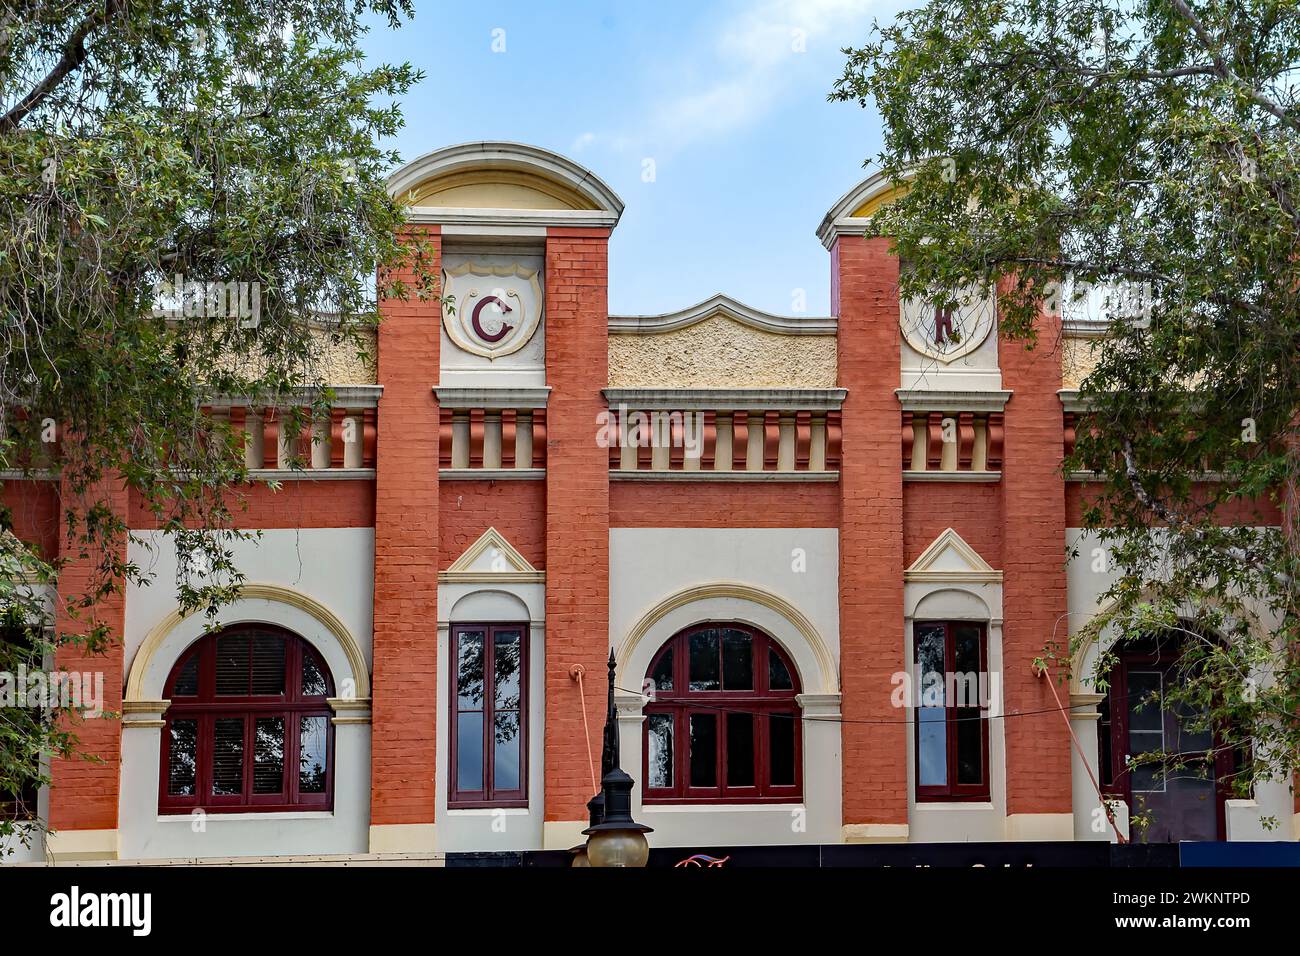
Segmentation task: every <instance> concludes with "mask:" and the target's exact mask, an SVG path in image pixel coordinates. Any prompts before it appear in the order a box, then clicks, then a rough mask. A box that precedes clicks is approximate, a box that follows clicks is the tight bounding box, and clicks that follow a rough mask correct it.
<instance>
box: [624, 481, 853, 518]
mask: <svg viewBox="0 0 1300 956" xmlns="http://www.w3.org/2000/svg"><path fill="white" fill-rule="evenodd" d="M609 523H610V526H611V527H614V528H834V527H838V525H839V523H840V493H839V489H838V488H837V487H836V486H835V485H834V484H831V483H816V484H780V485H773V484H760V483H758V482H742V483H740V484H727V483H725V482H717V483H703V482H701V483H691V484H688V485H687V484H681V483H679V482H675V481H663V482H645V481H613V482H610V487H609Z"/></svg>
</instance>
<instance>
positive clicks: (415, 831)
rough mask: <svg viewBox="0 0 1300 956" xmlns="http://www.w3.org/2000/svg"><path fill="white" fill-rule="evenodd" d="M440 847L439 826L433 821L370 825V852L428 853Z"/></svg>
mask: <svg viewBox="0 0 1300 956" xmlns="http://www.w3.org/2000/svg"><path fill="white" fill-rule="evenodd" d="M437 848H438V828H437V825H436V824H433V823H387V824H373V823H372V824H371V825H370V852H371V853H372V854H375V853H427V852H433V851H435V850H437Z"/></svg>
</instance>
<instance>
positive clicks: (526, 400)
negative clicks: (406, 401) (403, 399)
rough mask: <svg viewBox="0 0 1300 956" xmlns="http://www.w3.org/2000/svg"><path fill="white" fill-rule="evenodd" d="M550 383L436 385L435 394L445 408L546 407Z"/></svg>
mask: <svg viewBox="0 0 1300 956" xmlns="http://www.w3.org/2000/svg"><path fill="white" fill-rule="evenodd" d="M550 393H551V388H550V386H549V385H539V386H515V385H505V386H498V387H492V386H477V387H463V386H449V385H435V386H434V387H433V394H435V395H437V396H438V404H439V405H441V406H442V407H443V408H490V409H498V408H545V407H546V400H547V397H548V396H549V395H550Z"/></svg>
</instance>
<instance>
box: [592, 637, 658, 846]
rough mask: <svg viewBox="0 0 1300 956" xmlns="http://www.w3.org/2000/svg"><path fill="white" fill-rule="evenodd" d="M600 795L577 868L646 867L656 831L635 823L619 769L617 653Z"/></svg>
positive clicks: (629, 780)
mask: <svg viewBox="0 0 1300 956" xmlns="http://www.w3.org/2000/svg"><path fill="white" fill-rule="evenodd" d="M600 770H601V778H600V793H598V794H597V795H596V796H595V797H593V798H592V799H591V802H590V803H588V804H587V809H588V811H590V813H591V826H589V827H587V829H585V830H583V831H582V832H583V833H585V834H587V845H586V847H585V848H583V849H580V850H579V851H578V853H577V855H576V856H575V857H574V860H573V865H574V866H623V867H634V866H645V865H646V861H647V860H649V858H650V844H649V843H647V842H646V838H645V835H646V834H647V833H653V832H654V831H653V830H652V829H651V828H650V827H648V826H646V825H645V824H643V823H637V822H636V821H635V820H633V819H632V787H633V781H632V778H631V777H629V776H628V775H627V774H626V773H624V772H623V769H622V768H621V767H620V766H619V765H618V713H617V711H616V710H615V709H614V652H613V651H612V650H611V651H610V652H609V709H608V710H607V712H606V713H605V745H604V747H603V749H602V750H601V754H600Z"/></svg>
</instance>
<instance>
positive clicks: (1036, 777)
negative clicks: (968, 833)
mask: <svg viewBox="0 0 1300 956" xmlns="http://www.w3.org/2000/svg"><path fill="white" fill-rule="evenodd" d="M1039 325H1040V328H1039V343H1040V344H1039V345H1038V347H1037V348H1035V349H1034V350H1033V351H1029V350H1027V349H1026V348H1025V345H1024V343H1023V342H1008V341H1006V340H1003V341H1002V342H999V343H998V357H999V363H1000V364H1001V366H1002V382H1003V386H1004V387H1005V388H1009V389H1011V390H1012V391H1013V392H1014V394H1013V395H1012V397H1011V400H1010V402H1008V404H1007V411H1006V434H1005V455H1004V459H1003V465H1002V483H1001V484H1002V494H1003V515H1004V516H1005V517H1004V531H1003V542H1004V544H1003V572H1004V577H1003V584H1002V612H1003V617H1004V618H1005V623H1004V624H1003V627H1002V660H1003V671H1004V673H1003V688H1004V694H1005V701H1004V706H1005V707H1006V710H1007V712H1008V713H1011V712H1015V711H1042V713H1037V714H1034V715H1031V716H1025V717H1013V718H1008V719H1007V721H1006V742H1007V812H1008V813H1009V814H1020V813H1069V812H1071V795H1070V773H1071V771H1070V737H1069V733H1068V731H1067V729H1066V722H1065V721H1064V720H1062V719H1061V715H1060V714H1059V713H1055V712H1054V711H1053V709H1052V708H1055V707H1056V701H1055V698H1053V697H1052V692H1051V690H1050V688H1048V686H1047V684H1046V680H1045V679H1043V678H1038V677H1035V676H1034V675H1033V673H1032V669H1031V666H1030V665H1031V663H1032V661H1033V659H1034V658H1035V657H1037V656H1038V655H1039V654H1040V653H1041V652H1042V650H1043V648H1044V647H1045V646H1046V644H1047V642H1048V641H1049V640H1050V639H1051V636H1052V629H1053V627H1054V626H1055V627H1056V634H1057V637H1058V638H1059V639H1061V640H1064V638H1065V635H1066V634H1067V633H1068V631H1069V628H1068V627H1067V621H1066V619H1065V618H1064V617H1062V615H1064V614H1065V612H1066V608H1067V603H1066V581H1065V490H1064V487H1063V485H1062V475H1061V472H1060V467H1061V459H1062V457H1063V448H1064V438H1065V435H1064V423H1063V416H1062V411H1061V400H1060V398H1059V397H1058V396H1057V394H1056V392H1057V389H1059V388H1060V387H1061V355H1060V350H1059V349H1054V348H1051V347H1050V345H1051V343H1052V342H1055V341H1056V338H1057V330H1054V329H1052V328H1051V327H1050V319H1049V317H1047V316H1043V317H1041V318H1040V321H1039ZM1058 622H1059V623H1058ZM1064 696H1065V695H1064V694H1062V697H1063V698H1064Z"/></svg>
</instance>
